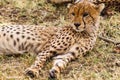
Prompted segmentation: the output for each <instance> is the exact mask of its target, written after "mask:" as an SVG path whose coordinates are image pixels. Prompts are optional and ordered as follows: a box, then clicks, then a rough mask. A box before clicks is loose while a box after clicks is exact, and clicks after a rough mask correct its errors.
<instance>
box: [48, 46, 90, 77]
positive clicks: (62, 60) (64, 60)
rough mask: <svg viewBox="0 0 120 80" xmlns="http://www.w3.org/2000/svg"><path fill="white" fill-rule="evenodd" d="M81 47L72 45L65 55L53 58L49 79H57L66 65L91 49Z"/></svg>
mask: <svg viewBox="0 0 120 80" xmlns="http://www.w3.org/2000/svg"><path fill="white" fill-rule="evenodd" d="M81 46H82V45H74V46H73V47H72V48H71V49H70V50H69V51H68V53H66V54H63V55H58V56H57V57H55V58H54V62H53V67H52V69H51V70H50V71H49V76H50V78H58V76H59V74H60V72H62V70H64V69H65V67H66V66H67V64H68V63H70V62H71V61H72V60H75V59H76V58H78V56H79V55H82V54H83V53H85V52H86V51H88V50H90V49H92V47H91V46H90V45H89V46H82V47H81Z"/></svg>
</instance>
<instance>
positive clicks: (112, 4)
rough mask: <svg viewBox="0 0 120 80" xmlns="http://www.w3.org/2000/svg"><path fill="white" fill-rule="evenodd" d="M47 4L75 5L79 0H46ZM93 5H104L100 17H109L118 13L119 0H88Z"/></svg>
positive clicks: (119, 7)
mask: <svg viewBox="0 0 120 80" xmlns="http://www.w3.org/2000/svg"><path fill="white" fill-rule="evenodd" d="M47 1H48V2H49V3H53V4H63V3H73V4H74V3H77V2H79V1H81V0H47ZM88 1H91V2H93V3H95V4H101V3H104V4H105V8H104V10H103V11H102V13H101V15H102V16H106V15H107V16H111V15H113V14H114V11H117V12H120V0H88Z"/></svg>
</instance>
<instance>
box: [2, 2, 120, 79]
mask: <svg viewBox="0 0 120 80" xmlns="http://www.w3.org/2000/svg"><path fill="white" fill-rule="evenodd" d="M0 24H21V25H22V24H30V25H45V26H56V27H57V26H64V25H66V24H67V8H66V6H65V5H62V6H55V5H52V4H49V3H46V2H45V0H33V1H32V0H0ZM100 34H101V35H102V36H104V37H106V38H110V39H112V40H116V41H120V13H117V12H116V14H115V15H113V16H111V17H109V18H106V19H102V20H101V24H100ZM114 47H115V45H114V44H112V43H107V42H104V41H103V40H100V39H97V42H96V45H95V47H94V49H93V50H92V51H89V52H87V53H86V55H85V56H83V57H80V58H79V59H77V60H76V61H73V62H71V63H70V64H69V66H68V67H67V68H66V70H64V71H63V73H62V74H61V75H60V78H59V80H120V53H115V52H114ZM34 59H35V56H30V55H29V54H24V55H22V56H18V57H16V56H10V57H9V56H0V80H33V79H30V78H29V77H27V76H25V75H24V70H25V69H26V68H27V67H29V66H30V65H31V64H32V62H33V61H34ZM51 66H52V65H51V63H48V62H47V63H46V65H45V67H44V68H43V70H42V71H41V74H40V77H39V78H38V79H34V80H47V76H48V71H49V69H50V68H51Z"/></svg>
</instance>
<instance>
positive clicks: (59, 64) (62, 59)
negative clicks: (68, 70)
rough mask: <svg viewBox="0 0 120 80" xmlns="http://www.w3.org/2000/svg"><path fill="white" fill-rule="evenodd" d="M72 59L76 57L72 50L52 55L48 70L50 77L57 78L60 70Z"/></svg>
mask: <svg viewBox="0 0 120 80" xmlns="http://www.w3.org/2000/svg"><path fill="white" fill-rule="evenodd" d="M74 59H76V56H75V55H74V53H72V52H69V53H67V54H64V55H59V56H57V57H54V61H53V67H52V69H51V70H50V71H49V76H50V78H58V76H59V74H60V72H62V70H64V69H65V67H66V66H67V64H68V63H69V62H70V61H72V60H74Z"/></svg>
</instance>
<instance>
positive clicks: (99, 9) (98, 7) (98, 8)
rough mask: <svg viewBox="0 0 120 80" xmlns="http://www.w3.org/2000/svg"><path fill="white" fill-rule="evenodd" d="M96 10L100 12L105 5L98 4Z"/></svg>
mask: <svg viewBox="0 0 120 80" xmlns="http://www.w3.org/2000/svg"><path fill="white" fill-rule="evenodd" d="M96 8H97V10H98V11H99V12H101V11H102V10H103V9H104V8H105V4H103V3H102V4H99V5H98V6H97V7H96Z"/></svg>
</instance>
